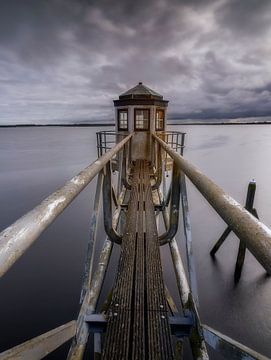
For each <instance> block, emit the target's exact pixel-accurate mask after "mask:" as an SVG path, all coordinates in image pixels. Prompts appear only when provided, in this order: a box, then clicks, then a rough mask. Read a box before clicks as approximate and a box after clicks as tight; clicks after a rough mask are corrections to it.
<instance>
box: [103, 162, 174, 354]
mask: <svg viewBox="0 0 271 360" xmlns="http://www.w3.org/2000/svg"><path fill="white" fill-rule="evenodd" d="M108 314H109V318H108V325H107V331H106V335H105V342H104V347H103V354H102V359H107V360H109V359H110V360H114V359H115V360H120V359H127V360H128V359H129V360H130V359H140V360H143V359H155V360H156V359H157V360H160V359H161V360H162V359H173V350H172V343H171V335H170V326H169V322H168V311H167V302H166V298H165V291H164V282H163V274H162V266H161V259H160V250H159V244H158V234H157V227H156V220H155V211H154V206H153V202H152V191H151V185H150V171H149V165H148V163H147V162H146V161H144V160H138V161H136V163H135V165H134V168H133V178H132V189H131V196H130V200H129V205H128V211H127V220H126V228H125V232H124V236H123V240H122V247H121V255H120V260H119V265H118V271H117V276H116V280H115V285H114V289H113V296H112V301H111V304H110V308H109V312H108Z"/></svg>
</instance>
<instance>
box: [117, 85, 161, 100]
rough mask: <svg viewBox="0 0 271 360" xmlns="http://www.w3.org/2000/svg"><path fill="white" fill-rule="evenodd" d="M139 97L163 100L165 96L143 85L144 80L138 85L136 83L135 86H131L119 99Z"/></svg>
mask: <svg viewBox="0 0 271 360" xmlns="http://www.w3.org/2000/svg"><path fill="white" fill-rule="evenodd" d="M137 98H147V99H157V100H162V99H163V96H162V95H160V94H158V93H157V92H156V91H154V90H152V89H150V88H149V87H147V86H146V85H143V83H142V82H139V83H138V85H136V86H135V87H133V88H131V89H130V90H128V91H126V92H124V93H123V94H121V95H120V96H119V99H137Z"/></svg>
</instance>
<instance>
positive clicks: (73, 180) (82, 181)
mask: <svg viewBox="0 0 271 360" xmlns="http://www.w3.org/2000/svg"><path fill="white" fill-rule="evenodd" d="M71 182H72V183H74V184H75V185H83V184H84V183H85V181H84V179H80V178H79V177H78V176H75V177H74V178H72V179H71Z"/></svg>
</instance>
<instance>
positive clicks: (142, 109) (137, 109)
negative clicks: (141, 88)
mask: <svg viewBox="0 0 271 360" xmlns="http://www.w3.org/2000/svg"><path fill="white" fill-rule="evenodd" d="M137 111H147V112H148V127H147V128H143V129H142V128H137V126H136V112H137ZM150 115H151V114H150V109H148V108H135V109H134V130H135V131H149V130H150Z"/></svg>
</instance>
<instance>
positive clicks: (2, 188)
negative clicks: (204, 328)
mask: <svg viewBox="0 0 271 360" xmlns="http://www.w3.org/2000/svg"><path fill="white" fill-rule="evenodd" d="M103 129H104V128H103ZM97 130H99V129H96V128H71V127H67V128H64V127H60V128H9V129H0V169H1V173H0V211H1V216H0V228H1V229H4V228H5V227H6V226H8V225H10V224H11V223H12V222H13V221H15V220H16V219H17V218H18V217H19V216H21V215H23V214H24V213H25V212H26V211H28V210H30V209H31V208H32V207H33V206H35V205H36V204H38V203H39V202H40V201H41V200H42V199H43V198H44V197H46V196H47V195H49V194H50V193H51V192H52V191H54V190H55V189H56V188H57V187H59V186H62V185H63V183H64V182H65V181H66V180H68V179H70V178H71V177H72V176H73V175H75V174H76V173H77V172H79V171H80V170H81V169H82V168H83V167H85V166H87V165H88V164H89V163H90V162H92V161H93V160H94V159H95V158H96V136H95V132H96V131H97ZM174 130H181V131H185V132H187V140H186V145H187V147H186V150H185V156H186V157H187V158H188V159H189V160H191V161H192V162H193V163H194V164H195V165H197V166H198V167H199V168H200V169H201V170H202V171H203V172H204V173H205V174H207V175H208V176H209V177H211V178H212V179H213V180H214V181H215V182H216V183H218V184H219V185H221V186H222V187H223V188H224V189H225V190H226V191H227V192H228V193H229V194H230V195H232V196H233V197H234V198H235V199H236V200H238V201H239V202H241V203H244V201H245V196H246V188H247V184H248V182H249V180H250V179H252V178H254V179H256V181H257V192H256V198H255V207H256V208H257V210H258V213H259V216H260V218H261V220H262V221H263V222H265V224H266V225H268V226H271V218H270V216H269V215H270V209H271V192H270V191H269V185H270V180H271V168H270V166H269V164H270V159H271V126H266V125H246V126H244V125H240V126H236V125H235V126H229V125H228V126H223V125H221V126H208V125H206V126H205V125H204V126H202V125H200V126H199V125H197V126H196V125H190V126H189V125H186V126H174ZM94 191H95V183H93V184H91V185H90V186H88V187H87V188H86V189H85V190H84V191H83V192H82V193H81V195H80V196H79V197H78V198H77V199H76V200H75V201H74V202H73V204H72V205H71V206H70V207H69V208H68V209H66V210H65V211H64V213H63V214H62V215H61V216H60V217H59V219H57V220H56V221H55V223H54V224H53V225H51V227H50V228H49V229H48V230H47V231H46V232H45V233H44V234H43V235H42V236H41V237H40V239H39V240H38V241H37V242H36V243H35V244H34V245H33V246H32V247H31V248H30V249H29V250H28V251H27V253H26V254H25V255H24V256H23V257H22V258H21V259H20V260H19V261H18V262H17V263H16V264H15V265H14V266H13V268H12V269H11V270H10V271H9V272H8V273H7V274H6V275H5V276H4V277H3V279H1V281H0V288H1V298H0V302H1V303H0V305H1V306H0V319H1V325H0V326H1V327H0V332H1V337H0V350H4V349H6V348H9V347H10V346H13V345H16V344H18V343H20V342H22V341H24V340H27V339H29V338H30V337H32V336H36V335H38V334H40V333H42V332H44V331H47V330H49V329H51V328H53V327H56V326H58V325H61V324H63V323H65V322H67V321H70V320H71V319H74V318H75V317H76V315H77V311H78V300H79V294H80V287H81V275H82V271H83V262H84V254H85V249H86V242H87V238H88V228H89V221H90V215H91V209H92V199H93V196H94ZM188 192H189V204H190V211H191V221H192V235H193V241H194V252H195V256H196V266H197V274H198V285H199V296H200V313H201V317H202V321H203V322H204V323H206V324H208V325H210V326H212V327H214V328H215V329H217V330H219V331H221V332H224V333H225V334H227V335H229V336H231V337H233V338H235V339H237V340H239V341H241V342H243V343H244V344H246V345H248V346H250V347H251V348H253V349H255V350H257V351H259V352H262V353H263V354H265V355H267V356H270V357H271V343H270V335H271V302H270V298H271V278H268V277H266V276H265V272H264V270H263V269H262V267H261V265H259V264H258V263H257V261H256V260H255V259H254V257H253V256H252V255H250V254H247V257H246V261H245V266H244V269H243V274H242V278H241V281H240V283H239V285H238V286H234V283H233V272H234V264H235V258H236V253H237V248H238V241H237V239H236V237H235V236H234V235H231V236H230V237H229V238H228V240H227V241H226V242H225V244H224V245H223V247H222V248H221V249H220V251H219V253H218V254H217V261H216V262H213V261H212V260H211V258H210V256H209V250H210V248H211V247H212V245H213V244H214V242H215V241H216V240H217V239H218V237H219V236H220V235H221V233H222V232H223V230H224V228H225V224H224V223H223V221H222V220H221V219H220V218H219V216H218V215H217V214H216V213H215V211H214V210H212V209H211V208H210V206H209V205H208V203H207V202H206V201H205V200H204V199H203V198H202V196H201V195H200V194H199V193H198V192H197V190H195V189H194V188H193V187H192V186H191V185H190V184H189V183H188ZM181 234H182V231H180V237H179V239H178V240H179V241H180V246H181V247H182V248H183V243H182V236H181ZM103 239H104V232H103V229H102V226H101V229H100V230H99V240H100V243H99V246H100V245H101V243H102V241H103ZM98 250H99V247H98V249H97V251H98ZM117 251H118V250H117V249H116V250H115V252H117ZM115 255H116V254H115ZM162 257H163V263H164V267H165V279H166V282H167V284H168V286H169V288H170V289H171V291H172V293H173V294H174V296H176V293H177V292H176V286H175V284H174V277H173V276H172V273H171V270H172V269H171V266H170V262H169V256H168V252H167V250H166V249H164V250H163V253H162ZM115 264H116V256H113V261H112V264H111V265H110V271H109V276H108V277H107V279H106V284H105V286H106V287H105V291H104V292H103V295H102V298H104V296H105V295H106V290H107V289H109V288H110V284H111V282H112V275H111V274H112V271H113V270H114V268H115ZM66 348H67V347H66ZM66 348H65V347H64V348H63V349H60V350H58V351H56V352H55V354H53V355H51V356H50V357H48V359H49V358H50V359H62V358H65V357H64V354H65V351H66ZM186 358H189V355H187V356H186ZM212 359H219V357H218V356H215V355H213V356H212Z"/></svg>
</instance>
